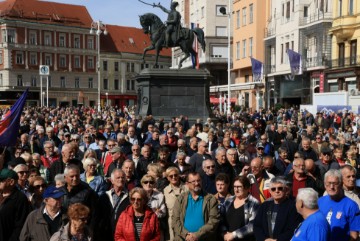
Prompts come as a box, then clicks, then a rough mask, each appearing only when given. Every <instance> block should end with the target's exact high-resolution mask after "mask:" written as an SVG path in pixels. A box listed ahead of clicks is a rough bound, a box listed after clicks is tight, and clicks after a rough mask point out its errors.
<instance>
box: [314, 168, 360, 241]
mask: <svg viewBox="0 0 360 241" xmlns="http://www.w3.org/2000/svg"><path fill="white" fill-rule="evenodd" d="M324 180H325V181H324V183H325V188H326V192H327V194H328V195H326V196H323V197H321V198H320V199H319V201H318V204H319V209H320V211H321V212H322V213H323V214H324V215H325V216H326V219H327V221H328V223H329V224H330V228H331V239H330V240H331V241H338V240H357V238H358V233H359V231H360V225H359V218H360V217H359V207H358V205H357V204H356V203H355V202H354V201H353V200H351V199H350V198H348V197H346V196H345V194H344V190H343V188H342V187H343V186H342V185H343V183H342V182H343V181H342V176H341V173H340V171H339V170H334V169H331V170H329V171H328V172H326V174H325V178H324Z"/></svg>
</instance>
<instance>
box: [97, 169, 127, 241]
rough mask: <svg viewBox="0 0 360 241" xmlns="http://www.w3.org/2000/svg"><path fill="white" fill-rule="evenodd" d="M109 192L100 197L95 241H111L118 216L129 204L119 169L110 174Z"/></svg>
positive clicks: (123, 175) (124, 179) (124, 180)
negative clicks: (110, 186) (110, 184)
mask: <svg viewBox="0 0 360 241" xmlns="http://www.w3.org/2000/svg"><path fill="white" fill-rule="evenodd" d="M110 180H111V183H112V188H111V190H109V191H107V192H106V193H105V194H103V195H101V196H100V198H99V205H98V206H97V209H96V214H95V223H96V227H95V232H94V234H95V235H94V236H95V238H96V240H103V241H113V240H114V233H115V227H116V224H117V221H118V219H119V217H120V214H121V213H122V212H123V211H124V210H125V208H126V207H127V206H128V205H129V204H130V201H129V195H128V190H127V189H126V187H125V185H126V175H125V173H124V172H123V171H122V170H120V169H114V170H113V172H112V173H111V179H110Z"/></svg>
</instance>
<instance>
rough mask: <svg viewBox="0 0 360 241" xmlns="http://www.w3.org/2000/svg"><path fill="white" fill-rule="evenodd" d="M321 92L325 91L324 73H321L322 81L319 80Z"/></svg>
mask: <svg viewBox="0 0 360 241" xmlns="http://www.w3.org/2000/svg"><path fill="white" fill-rule="evenodd" d="M319 92H320V93H324V74H323V73H321V74H320V81H319Z"/></svg>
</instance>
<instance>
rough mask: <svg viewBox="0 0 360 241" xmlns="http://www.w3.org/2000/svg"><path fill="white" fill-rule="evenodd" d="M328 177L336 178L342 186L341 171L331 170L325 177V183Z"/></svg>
mask: <svg viewBox="0 0 360 241" xmlns="http://www.w3.org/2000/svg"><path fill="white" fill-rule="evenodd" d="M328 177H336V178H337V179H338V181H339V183H340V185H342V175H341V172H340V171H339V170H336V169H330V170H329V171H327V172H326V173H325V176H324V182H326V179H327V178H328Z"/></svg>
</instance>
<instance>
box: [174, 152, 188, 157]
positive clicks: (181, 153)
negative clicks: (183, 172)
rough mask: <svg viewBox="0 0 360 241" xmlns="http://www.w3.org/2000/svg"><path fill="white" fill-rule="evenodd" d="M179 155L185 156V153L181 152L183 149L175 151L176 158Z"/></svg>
mask: <svg viewBox="0 0 360 241" xmlns="http://www.w3.org/2000/svg"><path fill="white" fill-rule="evenodd" d="M179 156H185V157H186V153H185V152H183V151H178V152H177V153H176V158H178V157H179Z"/></svg>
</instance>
